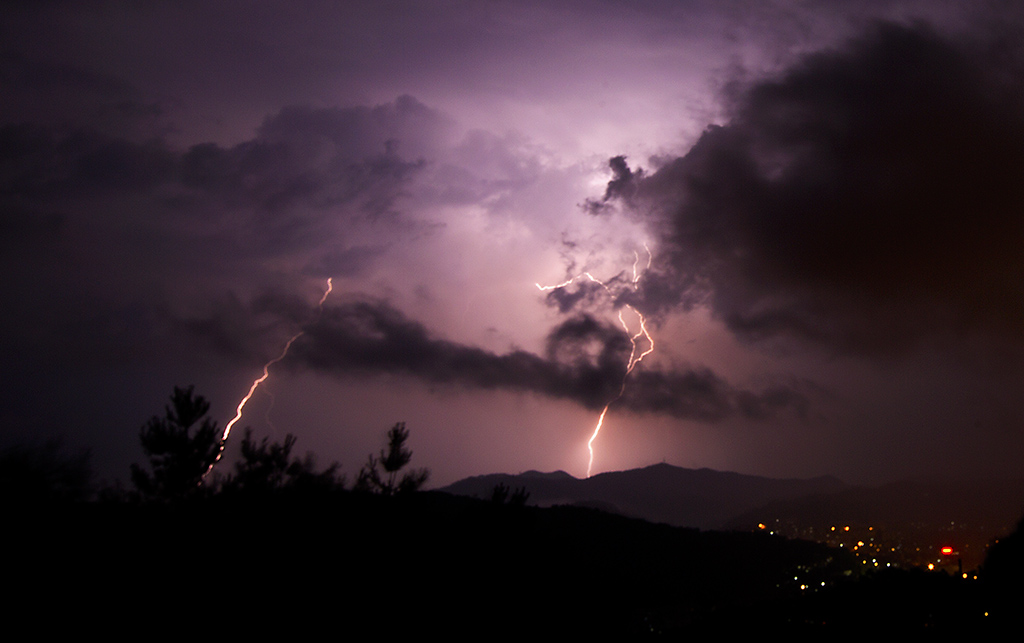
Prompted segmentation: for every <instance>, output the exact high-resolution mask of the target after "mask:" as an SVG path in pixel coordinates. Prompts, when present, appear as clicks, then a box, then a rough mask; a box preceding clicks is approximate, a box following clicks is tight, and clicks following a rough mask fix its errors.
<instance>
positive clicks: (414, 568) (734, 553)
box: [5, 490, 1017, 640]
mask: <svg viewBox="0 0 1024 643" xmlns="http://www.w3.org/2000/svg"><path fill="white" fill-rule="evenodd" d="M5 518H6V519H7V522H6V530H5V535H7V536H8V539H7V543H6V544H7V546H8V552H9V555H8V559H7V562H6V564H5V580H6V581H7V584H8V586H10V587H12V588H17V591H16V592H15V593H14V594H13V595H12V596H11V597H9V598H8V601H7V603H6V606H7V611H6V613H7V615H8V617H9V618H8V623H9V627H11V628H12V631H17V628H18V626H19V625H31V628H32V632H33V633H34V634H36V635H40V636H44V637H46V638H50V637H53V636H58V635H68V634H78V633H80V632H82V631H103V632H104V633H105V634H106V635H107V636H108V637H110V636H111V635H113V636H115V637H117V636H118V635H124V634H128V635H132V636H136V637H137V636H140V635H141V636H151V635H153V634H155V633H159V634H160V635H163V636H189V637H196V636H197V635H198V636H200V637H203V636H205V635H209V636H213V637H219V636H226V637H231V638H238V637H243V638H244V637H248V636H251V635H253V634H257V635H259V636H260V638H261V639H263V638H268V637H277V636H287V637H288V638H289V639H292V638H299V639H303V638H307V637H318V638H319V637H322V636H324V635H325V634H328V635H331V636H337V637H339V638H352V637H357V638H360V639H363V638H370V637H373V638H381V639H384V640H395V639H400V638H406V637H411V636H423V635H427V634H431V633H435V632H436V633H438V634H444V635H445V636H446V637H449V638H451V637H456V638H468V637H474V638H483V637H486V638H494V637H498V638H505V637H509V636H530V637H540V638H545V639H546V638H553V637H556V636H570V637H571V638H573V639H574V640H575V639H591V638H593V639H601V640H604V639H610V640H623V639H632V638H637V637H640V636H649V635H654V636H660V637H663V638H669V639H679V640H682V639H691V638H692V637H693V636H702V637H703V636H712V635H714V636H722V635H729V636H733V635H736V634H742V635H758V636H760V635H763V634H765V633H768V632H776V633H777V632H791V633H795V634H798V635H799V634H805V633H810V632H815V633H818V632H821V633H826V632H835V633H840V632H841V633H843V635H848V634H849V633H850V632H852V631H857V630H859V631H861V632H864V633H869V632H877V631H880V630H881V629H882V628H886V629H887V630H888V631H899V630H903V631H915V632H916V631H920V632H924V631H931V628H941V629H942V631H944V632H948V631H954V630H955V631H960V632H967V631H970V632H972V633H973V634H976V635H977V634H984V633H985V632H986V631H987V630H986V628H988V627H990V623H991V622H995V621H997V620H998V617H999V615H1000V613H999V611H998V610H996V611H993V608H991V607H990V605H997V606H998V605H1000V603H999V602H998V601H993V600H992V598H991V597H987V596H986V595H985V592H984V591H983V590H984V584H983V583H982V581H962V580H960V579H958V578H956V577H953V576H950V575H948V574H945V573H938V572H934V573H923V572H914V571H909V572H908V571H904V570H887V571H882V572H880V573H878V574H874V573H870V572H868V573H865V570H864V569H863V567H862V566H861V565H859V564H858V561H857V560H856V559H855V558H854V557H853V556H852V555H851V553H850V552H849V551H847V550H845V549H841V548H830V547H827V546H825V545H822V544H818V543H813V542H809V541H804V540H790V539H785V538H782V537H781V536H778V535H771V534H769V533H767V532H756V533H751V532H715V531H699V530H696V529H684V528H678V527H671V526H669V525H665V524H653V523H650V522H647V521H643V520H638V519H630V518H625V517H622V516H617V515H612V514H608V513H605V512H602V511H599V510H595V509H588V508H581V507H567V506H562V507H551V508H539V507H524V506H515V505H510V504H508V503H499V502H493V501H483V500H475V499H472V498H465V497H456V496H451V495H448V494H444V493H440V492H426V493H418V494H412V495H409V496H406V497H395V498H388V497H382V496H376V495H370V494H365V493H353V492H348V491H340V490H338V491H332V492H331V493H324V494H316V495H308V494H298V493H293V494H275V495H267V496H258V497H222V496H221V497H212V498H204V499H201V500H195V501H189V502H180V503H176V504H170V505H136V504H130V503H86V504H76V505H68V506H62V507H36V508H34V509H31V510H27V509H25V508H21V509H20V510H19V511H17V512H12V511H11V510H10V509H9V508H8V510H7V512H6V515H5ZM1007 569H1009V570H1015V569H1016V568H1014V567H1007ZM1013 574H1014V576H1013V577H1017V576H1016V572H1015V571H1013ZM1004 593H1005V592H1004ZM1007 596H1009V594H1007ZM1003 605H1005V606H1006V607H1004V608H1003V609H1004V610H1005V611H1006V613H1007V614H1010V613H1013V614H1015V613H1016V605H1017V603H1015V602H1013V603H1011V602H1004V603H1003ZM1011 610H1012V612H1011ZM986 612H989V613H991V614H995V616H996V618H992V619H990V618H989V617H987V616H985V613H986ZM47 635H51V636H47Z"/></svg>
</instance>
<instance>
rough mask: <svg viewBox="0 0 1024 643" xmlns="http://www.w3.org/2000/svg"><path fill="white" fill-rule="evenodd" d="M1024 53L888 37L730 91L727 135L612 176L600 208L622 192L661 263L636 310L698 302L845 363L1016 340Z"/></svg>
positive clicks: (731, 322) (879, 32) (927, 36)
mask: <svg viewBox="0 0 1024 643" xmlns="http://www.w3.org/2000/svg"><path fill="white" fill-rule="evenodd" d="M1021 54H1022V49H1021V46H1020V44H1019V39H1017V40H1014V39H1009V38H1008V39H1004V40H995V41H988V42H986V43H981V42H974V43H969V44H958V43H953V42H950V41H948V40H946V39H944V38H943V37H940V36H939V35H937V34H936V33H934V32H932V31H931V30H929V29H928V28H926V27H922V26H914V27H901V26H893V25H884V24H883V25H879V26H876V27H874V28H873V29H872V30H871V31H870V33H868V34H867V35H865V36H863V37H861V38H859V39H857V40H854V41H852V42H850V43H849V44H848V45H846V46H844V47H842V48H839V49H836V50H832V51H828V52H824V53H816V54H813V55H808V56H805V57H803V58H802V59H801V60H799V61H798V62H797V63H796V64H795V65H793V66H792V67H791V68H790V69H788V70H786V71H784V72H783V73H781V74H779V75H777V76H776V77H773V78H770V79H767V80H762V81H759V82H754V83H752V84H749V85H747V86H744V87H739V88H734V98H733V99H732V103H731V107H730V113H731V117H730V118H729V120H728V122H727V123H726V124H725V125H723V126H715V127H711V128H709V129H708V130H707V131H705V132H704V134H703V136H702V137H701V138H700V139H699V141H698V142H697V143H696V144H695V145H694V146H693V148H692V149H691V150H690V151H689V152H688V153H687V154H686V155H685V156H683V157H681V158H678V159H676V160H674V161H672V162H670V163H668V164H666V165H664V166H662V167H661V168H660V169H658V170H657V171H656V172H654V173H652V174H650V175H649V176H646V177H641V178H639V179H637V180H634V179H633V175H634V173H632V172H630V170H629V169H628V168H617V169H615V179H614V180H613V182H612V184H610V185H609V188H608V195H609V197H619V198H620V200H621V197H622V196H623V192H624V190H625V188H626V187H628V188H629V189H630V191H632V192H633V194H634V196H632V197H631V198H632V200H633V205H634V206H635V211H636V212H638V213H639V214H640V215H641V216H645V217H647V218H648V220H649V221H650V223H651V226H652V227H653V228H654V229H655V230H656V231H657V232H658V233H659V235H660V236H661V238H662V246H661V247H660V249H659V254H660V258H661V259H663V260H667V261H666V262H665V263H663V264H662V265H661V266H656V267H655V269H654V270H651V271H649V272H648V273H646V274H645V276H644V280H643V289H642V291H641V293H642V295H641V297H642V300H640V299H638V300H636V301H637V303H638V304H640V305H642V306H643V307H645V308H646V309H647V310H648V311H654V310H657V309H665V308H671V307H683V308H687V307H690V306H693V305H697V304H700V303H703V304H706V305H708V306H709V307H710V308H711V309H712V310H713V312H714V313H716V314H717V315H718V316H719V317H720V318H721V319H723V320H724V321H725V323H726V324H727V325H728V327H729V328H730V329H731V330H732V331H733V332H735V333H736V334H737V335H739V336H741V337H743V338H746V339H748V340H759V339H764V338H773V337H779V336H791V337H798V338H802V339H806V340H812V341H814V342H820V343H822V344H824V345H827V346H830V347H832V348H834V349H837V350H841V351H865V350H866V351H889V350H898V349H902V348H906V347H908V346H910V345H912V344H913V343H915V342H917V341H919V340H921V339H923V338H925V337H929V336H935V335H938V334H944V333H945V334H948V333H953V334H959V333H965V332H981V333H986V334H996V335H1006V336H1012V337H1013V338H1015V339H1021V338H1022V333H1021V331H1022V329H1024V252H1021V248H1022V247H1024V216H1022V214H1021V203H1024V181H1021V177H1022V176H1024V93H1022V90H1024V74H1022V73H1021V72H1022V71H1024V64H1022V61H1024V57H1022V55H1021ZM614 162H615V159H613V163H614ZM613 168H615V166H614V165H613Z"/></svg>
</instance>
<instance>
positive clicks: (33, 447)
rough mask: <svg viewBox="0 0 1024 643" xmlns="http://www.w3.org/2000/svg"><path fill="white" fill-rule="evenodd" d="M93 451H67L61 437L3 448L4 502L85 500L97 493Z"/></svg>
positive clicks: (0, 485) (0, 483)
mask: <svg viewBox="0 0 1024 643" xmlns="http://www.w3.org/2000/svg"><path fill="white" fill-rule="evenodd" d="M90 459H91V452H90V451H88V450H85V451H80V452H78V453H74V454H71V453H67V452H66V450H65V449H64V447H63V445H62V443H61V441H60V440H58V439H52V440H47V441H46V442H44V443H43V444H15V445H12V446H9V447H6V448H4V449H2V450H0V503H2V504H3V505H5V506H9V505H12V504H19V505H39V504H51V503H68V502H81V501H85V500H88V499H89V497H90V496H92V493H93V487H92V467H91V466H90Z"/></svg>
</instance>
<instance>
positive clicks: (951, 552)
mask: <svg viewBox="0 0 1024 643" xmlns="http://www.w3.org/2000/svg"><path fill="white" fill-rule="evenodd" d="M757 528H758V529H759V530H761V531H767V532H768V533H769V534H771V535H775V530H772V529H768V525H766V524H764V523H763V522H759V523H757ZM874 530H875V528H874V527H868V531H874ZM829 531H830V532H835V531H843V532H849V531H850V526H849V525H844V526H842V527H840V528H837V527H836V526H835V525H832V526H831V527H830V528H829ZM839 546H840V547H844V546H845V543H839ZM866 546H867V544H866V543H865V542H864V541H863V540H858V541H857V543H856V544H855V545H854V546H853V547H851V548H850V549H851V551H854V552H856V551H858V550H859V549H861V548H864V547H866ZM889 551H891V552H895V551H896V548H895V547H890V548H889ZM939 553H940V554H941V555H942V556H944V557H947V558H948V557H951V556H958V555H959V553H960V552H958V551H956V550H955V549H954V548H953V547H950V546H948V545H946V546H943V547H941V548H939ZM858 556H859V554H858ZM868 562H869V561H868V560H867V559H864V560H862V561H861V564H862V565H867V564H868ZM870 562H871V563H872V564H873V566H875V567H879V565H880V564H879V562H878V559H877V558H872V559H871V561H870ZM936 562H937V563H939V564H940V566H941V564H942V562H943V561H942V558H939V559H936ZM947 564H948V563H947ZM885 566H886V567H892V563H891V562H887V563H885ZM927 568H928V571H935V568H936V563H931V562H930V563H928V565H927ZM960 576H961V578H963V579H964V580H968V579H969V580H978V575H977V574H968V573H967V572H961V574H960ZM793 580H799V578H798V577H797V576H794V577H793ZM821 586H822V587H824V586H825V583H824V582H822V583H821ZM809 587H810V586H809V585H800V589H801V590H806V589H808V588H809ZM986 615H987V614H986Z"/></svg>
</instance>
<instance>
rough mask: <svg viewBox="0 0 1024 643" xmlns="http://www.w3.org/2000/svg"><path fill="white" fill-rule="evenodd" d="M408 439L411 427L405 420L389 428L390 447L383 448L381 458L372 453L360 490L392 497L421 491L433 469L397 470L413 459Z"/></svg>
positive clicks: (362, 472) (360, 482)
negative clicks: (400, 473)
mask: <svg viewBox="0 0 1024 643" xmlns="http://www.w3.org/2000/svg"><path fill="white" fill-rule="evenodd" d="M407 439H409V430H408V429H406V428H405V422H399V423H397V424H395V426H393V427H391V429H389V430H388V433H387V441H388V446H387V450H384V449H381V452H380V457H379V458H377V457H374V455H373V454H370V456H369V458H368V460H367V462H366V465H364V466H363V468H362V469H361V470H360V471H359V477H358V478H357V479H356V486H355V488H356V490H357V491H370V492H373V493H379V494H381V495H385V496H393V495H395V494H399V493H409V492H413V491H418V490H419V489H420V487H422V486H423V485H424V484H426V482H427V479H428V478H429V477H430V471H429V470H427V469H413V470H412V471H406V472H405V473H404V474H402V476H401V477H399V475H398V472H399V471H401V470H402V468H403V467H405V465H407V464H409V462H410V461H411V460H412V451H411V450H409V449H407V448H406V447H405V441H406V440H407ZM378 467H379V469H378ZM381 470H383V473H382V472H381Z"/></svg>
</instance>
